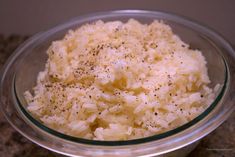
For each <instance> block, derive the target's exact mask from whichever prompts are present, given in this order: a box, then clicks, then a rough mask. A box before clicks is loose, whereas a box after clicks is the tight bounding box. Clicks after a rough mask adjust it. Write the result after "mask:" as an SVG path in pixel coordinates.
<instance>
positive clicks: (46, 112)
mask: <svg viewBox="0 0 235 157" xmlns="http://www.w3.org/2000/svg"><path fill="white" fill-rule="evenodd" d="M47 53H48V56H49V58H48V61H47V64H46V66H45V70H44V71H42V72H40V73H39V75H38V80H37V85H36V87H34V89H33V90H34V93H33V94H31V93H30V92H29V91H26V92H25V98H26V100H27V102H28V106H27V109H28V110H29V111H30V112H31V113H32V114H33V115H34V116H35V117H36V118H37V119H39V120H40V121H41V122H42V123H44V124H45V125H46V126H48V127H50V128H53V129H55V130H57V131H60V132H62V133H65V134H69V135H72V136H76V137H82V138H88V139H96V140H127V139H136V138H142V137H146V136H150V135H154V134H159V133H162V132H165V131H167V130H170V129H173V128H176V127H178V126H180V125H182V124H184V123H186V122H188V121H190V120H192V119H193V118H195V117H196V116H198V115H199V114H200V113H202V112H203V111H204V110H205V109H206V108H207V107H208V106H209V105H210V103H211V102H212V101H213V99H214V97H215V94H214V93H215V91H214V90H212V89H211V88H209V87H208V84H209V83H210V80H209V78H208V74H207V67H206V61H205V58H204V56H203V55H202V53H201V52H200V51H199V50H192V49H190V48H189V45H188V44H186V43H184V42H183V41H181V39H180V38H179V37H178V36H177V35H175V34H174V33H173V32H172V30H171V28H170V27H169V26H168V25H166V24H164V23H163V22H162V21H157V20H155V21H153V22H152V23H151V24H149V25H146V24H141V23H139V22H138V21H136V20H134V19H130V20H129V21H128V22H127V23H122V22H120V21H113V22H106V23H104V22H103V21H97V22H95V23H92V24H86V25H83V26H81V27H80V28H78V29H76V30H74V31H73V30H70V31H69V32H68V33H67V34H66V36H65V37H64V38H63V39H62V40H58V41H54V42H53V43H52V44H51V46H50V48H49V49H48V51H47ZM216 89H219V87H217V88H216Z"/></svg>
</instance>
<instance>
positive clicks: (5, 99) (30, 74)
mask: <svg viewBox="0 0 235 157" xmlns="http://www.w3.org/2000/svg"><path fill="white" fill-rule="evenodd" d="M130 18H134V19H137V20H139V21H141V22H142V23H150V22H152V21H153V20H154V19H159V20H163V21H164V22H165V23H167V24H168V25H170V26H171V27H172V29H173V31H174V33H176V34H178V35H179V36H180V37H181V39H182V40H183V41H185V42H186V43H189V44H190V46H191V47H192V48H195V49H200V50H201V51H202V52H203V55H204V56H205V58H206V60H207V66H208V73H209V77H210V79H211V84H210V86H211V87H214V86H215V85H216V84H218V83H219V84H221V85H222V86H221V88H220V90H219V92H218V93H217V97H216V98H215V100H214V102H213V103H212V104H211V105H210V106H209V107H208V108H207V109H206V110H205V111H204V112H203V113H201V114H200V115H199V116H198V117H196V118H195V119H193V120H192V121H190V122H188V123H186V124H184V125H182V126H180V127H178V128H176V129H173V130H170V131H167V132H164V133H162V134H158V135H154V136H151V137H146V138H140V139H135V140H127V141H95V140H87V139H82V138H76V137H72V136H69V135H65V134H62V133H60V132H57V131H56V130H53V129H50V128H48V127H46V126H44V125H43V124H42V123H40V122H39V121H37V120H36V119H34V118H33V117H32V116H31V115H30V113H28V111H27V110H26V109H25V105H26V102H25V99H24V96H23V93H24V92H25V91H26V90H28V89H32V87H33V86H35V84H36V78H37V75H38V72H40V71H42V70H43V69H44V66H45V63H46V60H47V55H46V50H47V48H48V47H49V45H50V44H51V42H52V41H54V40H57V39H61V38H62V37H63V36H64V35H65V34H66V32H67V31H68V30H69V29H75V28H77V27H79V26H81V25H83V24H85V23H88V22H93V21H96V20H100V19H101V20H103V21H113V20H121V21H123V22H125V21H127V20H128V19H130ZM234 61H235V53H234V51H233V49H232V48H231V46H230V45H229V44H228V42H227V41H225V40H224V39H223V38H222V37H221V36H219V35H218V34H216V33H215V32H213V31H211V30H210V29H208V28H206V27H204V26H202V25H199V24H197V23H195V22H192V21H190V20H187V19H185V18H182V17H179V16H177V15H172V14H168V13H163V12H156V11H143V10H120V11H109V12H102V13H96V14H90V15H87V16H81V17H78V18H75V19H72V20H71V21H69V22H67V23H65V24H62V25H59V26H57V27H55V28H52V29H50V30H49V31H46V32H42V33H39V34H37V35H35V36H33V37H32V38H30V39H29V40H27V41H26V42H25V43H24V44H22V45H21V46H20V47H19V48H18V49H17V50H15V52H14V53H13V55H12V56H11V57H10V58H9V59H8V61H7V62H6V64H5V66H4V67H3V69H2V72H1V82H0V83H1V84H0V86H1V88H0V102H1V110H2V111H3V113H4V115H5V117H6V118H7V120H8V121H9V122H10V123H11V125H12V126H13V127H14V128H15V129H16V130H18V131H19V132H20V133H21V134H22V135H24V136H25V137H27V138H28V139H30V140H31V141H33V142H35V143H37V144H39V145H41V146H42V147H45V148H47V149H50V150H52V151H55V152H58V153H61V154H64V155H70V156H140V155H148V156H157V155H159V156H185V155H186V154H187V153H189V152H190V151H191V150H192V148H193V147H194V146H195V143H197V141H198V140H200V139H201V138H203V137H204V136H206V135H207V134H209V133H210V132H211V131H213V130H214V129H215V128H217V127H218V126H219V125H220V124H221V123H222V122H223V121H224V120H226V119H227V117H228V116H229V115H230V114H231V112H232V111H233V109H234V104H233V101H234V99H235V97H234V96H233V95H234V94H235V93H234V92H235V76H234V71H235V65H234V64H233V63H235V62H234ZM193 143H194V145H192V144H193Z"/></svg>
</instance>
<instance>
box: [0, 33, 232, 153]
mask: <svg viewBox="0 0 235 157" xmlns="http://www.w3.org/2000/svg"><path fill="white" fill-rule="evenodd" d="M26 38H27V37H22V36H17V35H12V36H9V37H4V36H2V35H0V68H1V67H2V66H3V64H4V62H5V61H6V59H7V58H8V57H9V56H10V55H11V53H12V52H13V51H14V49H15V48H16V47H17V46H18V45H19V44H20V43H22V42H23V41H24V40H25V39H26ZM234 130H235V112H233V113H232V115H231V116H230V117H229V119H227V120H226V121H225V122H224V123H223V124H222V125H221V126H220V127H219V128H217V129H216V130H215V131H213V132H212V133H211V134H209V135H208V136H206V137H205V138H203V140H202V141H201V142H200V144H199V145H198V146H197V147H196V149H195V150H194V151H193V152H192V153H190V155H189V156H188V157H235V133H234ZM0 157H62V155H59V154H57V153H54V152H51V151H49V150H46V149H44V148H42V147H40V146H38V145H36V144H34V143H32V142H31V141H29V140H28V139H26V138H25V137H23V136H22V135H20V134H19V133H18V132H17V131H15V130H14V129H13V128H12V127H11V126H10V124H9V123H8V122H7V121H6V120H5V118H4V117H3V115H2V113H1V112H0Z"/></svg>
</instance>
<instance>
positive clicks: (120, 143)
mask: <svg viewBox="0 0 235 157" xmlns="http://www.w3.org/2000/svg"><path fill="white" fill-rule="evenodd" d="M140 13H141V14H142V15H143V16H144V15H145V16H146V15H147V14H151V15H152V16H154V15H155V14H158V16H159V15H164V16H167V18H170V19H171V18H175V19H174V20H175V21H174V22H176V21H178V20H179V21H181V22H182V21H183V22H186V23H187V24H189V25H192V26H194V27H197V28H200V29H203V30H204V31H206V32H207V33H210V35H212V36H215V37H217V38H218V39H219V40H220V42H222V43H223V44H224V45H225V46H227V47H228V48H230V49H231V46H230V45H229V44H228V42H227V41H225V40H224V39H223V38H222V37H221V36H220V35H218V34H217V33H215V32H214V31H211V30H210V29H208V28H207V27H205V26H203V25H201V24H197V23H195V22H193V21H192V20H188V19H187V18H185V17H182V16H178V15H175V14H171V13H167V12H162V11H160V12H159V11H146V10H118V11H106V12H98V13H93V14H88V15H84V16H79V17H77V18H74V19H72V20H69V21H68V22H65V23H64V24H61V25H58V26H56V27H54V28H52V29H49V30H48V31H46V32H42V33H38V34H36V35H34V36H33V37H31V38H29V39H28V40H27V41H26V42H25V43H23V44H22V45H21V46H20V47H19V48H17V49H16V50H15V52H14V53H13V55H12V56H11V57H10V58H9V59H8V61H7V62H6V64H5V65H4V67H3V68H2V75H1V84H2V83H3V82H4V77H5V75H6V73H7V70H8V68H9V66H10V65H9V64H13V62H14V61H15V60H16V58H17V56H18V55H19V53H22V52H23V49H25V48H27V46H29V45H30V44H32V43H33V42H35V41H36V40H37V39H40V38H41V37H43V38H46V37H47V36H49V35H50V34H53V33H55V32H57V31H59V30H62V29H63V28H66V27H68V26H72V25H73V24H74V22H77V21H78V20H82V19H83V20H84V19H86V18H89V17H93V18H94V17H95V19H96V20H97V16H107V15H108V14H110V15H114V17H115V16H117V15H119V14H120V15H121V14H140ZM220 55H221V57H222V59H223V61H224V65H225V71H226V72H225V73H226V74H225V82H224V84H223V87H222V89H221V91H220V93H219V95H218V96H217V97H216V99H215V101H214V102H213V103H212V104H211V105H210V106H209V107H208V108H207V109H206V110H205V111H204V112H203V113H201V114H200V115H199V116H197V117H196V118H195V119H193V120H191V121H189V122H188V123H186V124H184V125H182V126H180V127H177V128H176V129H173V130H170V131H167V132H164V133H162V134H166V133H168V132H169V134H168V135H161V134H157V135H153V136H148V137H145V138H139V139H134V140H125V141H96V140H88V139H83V138H77V137H73V136H69V135H65V134H62V133H59V132H57V131H55V130H53V129H50V128H48V127H46V126H44V125H43V126H41V127H43V128H41V127H40V126H39V125H42V123H40V122H38V121H37V120H36V119H34V118H33V117H32V116H31V115H30V114H29V113H28V112H27V111H26V110H25V108H24V107H23V106H22V105H21V103H20V100H19V99H18V97H17V93H16V91H15V89H16V88H15V84H13V92H14V93H15V95H16V100H17V103H18V106H19V107H20V110H21V111H22V112H23V114H24V115H25V116H26V117H27V118H29V119H30V121H31V122H33V123H34V124H36V126H37V127H40V129H42V130H44V131H45V132H47V133H48V132H49V133H50V134H51V135H53V136H56V137H59V138H62V139H65V140H69V141H72V142H78V143H81V144H88V145H95V146H97V145H99V146H128V145H135V144H143V143H146V142H147V143H149V142H153V141H156V140H159V139H163V138H166V137H169V136H172V135H175V134H177V133H179V132H181V131H184V130H187V129H188V128H190V127H191V126H193V125H194V124H196V123H198V122H200V121H201V120H202V119H203V118H205V117H206V116H207V115H208V114H209V113H211V111H212V110H213V109H214V108H215V107H216V105H217V104H218V103H219V102H220V100H221V99H222V98H223V97H224V96H225V95H226V93H227V92H228V90H229V89H228V87H229V83H230V70H229V66H228V64H227V62H226V59H225V58H224V56H223V55H222V54H220ZM15 77H16V76H15V75H14V78H13V79H14V80H15ZM0 90H2V89H0ZM0 96H1V95H0ZM1 108H2V107H1ZM2 111H3V109H2ZM224 112H225V111H224ZM227 112H228V111H227ZM230 112H231V111H230ZM3 113H4V115H5V117H6V118H7V120H8V121H9V122H10V123H11V124H12V125H13V126H14V128H15V129H16V130H18V131H19V132H21V133H22V131H21V129H20V128H17V127H16V126H15V125H14V123H13V122H12V121H11V119H10V118H9V116H8V115H7V114H6V113H5V112H3ZM221 114H222V113H221ZM217 118H218V116H217ZM225 119H226V118H224V119H223V120H221V121H220V122H218V123H216V124H215V125H213V127H211V128H210V129H208V131H207V132H206V133H204V134H201V135H200V137H197V138H194V139H193V140H191V141H190V142H186V143H185V144H184V145H181V146H179V147H178V148H180V147H183V146H185V145H188V144H191V143H193V142H194V141H197V140H198V139H200V138H202V137H204V136H205V135H207V134H208V133H210V132H211V131H213V130H214V129H215V128H216V127H218V126H219V125H220V124H221V123H222V122H223V121H224V120H225ZM210 122H212V121H210ZM37 123H39V124H37ZM195 131H196V130H195ZM195 131H194V132H195ZM197 131H198V130H197ZM61 134H62V135H61ZM23 135H25V134H24V133H23ZM158 135H160V136H159V138H156V136H157V137H158ZM61 136H62V137H61ZM63 136H65V138H64V137H63ZM67 136H68V137H67ZM26 137H28V136H26ZM28 138H29V137H28ZM67 138H68V139H67ZM71 138H72V139H71ZM74 138H75V139H76V140H74ZM29 139H31V138H29ZM77 139H79V140H78V141H77ZM31 140H32V139H31ZM128 141H130V143H128ZM39 145H41V144H39ZM42 146H43V144H42ZM46 148H47V149H48V147H46ZM53 151H55V150H53ZM60 153H61V152H60Z"/></svg>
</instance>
